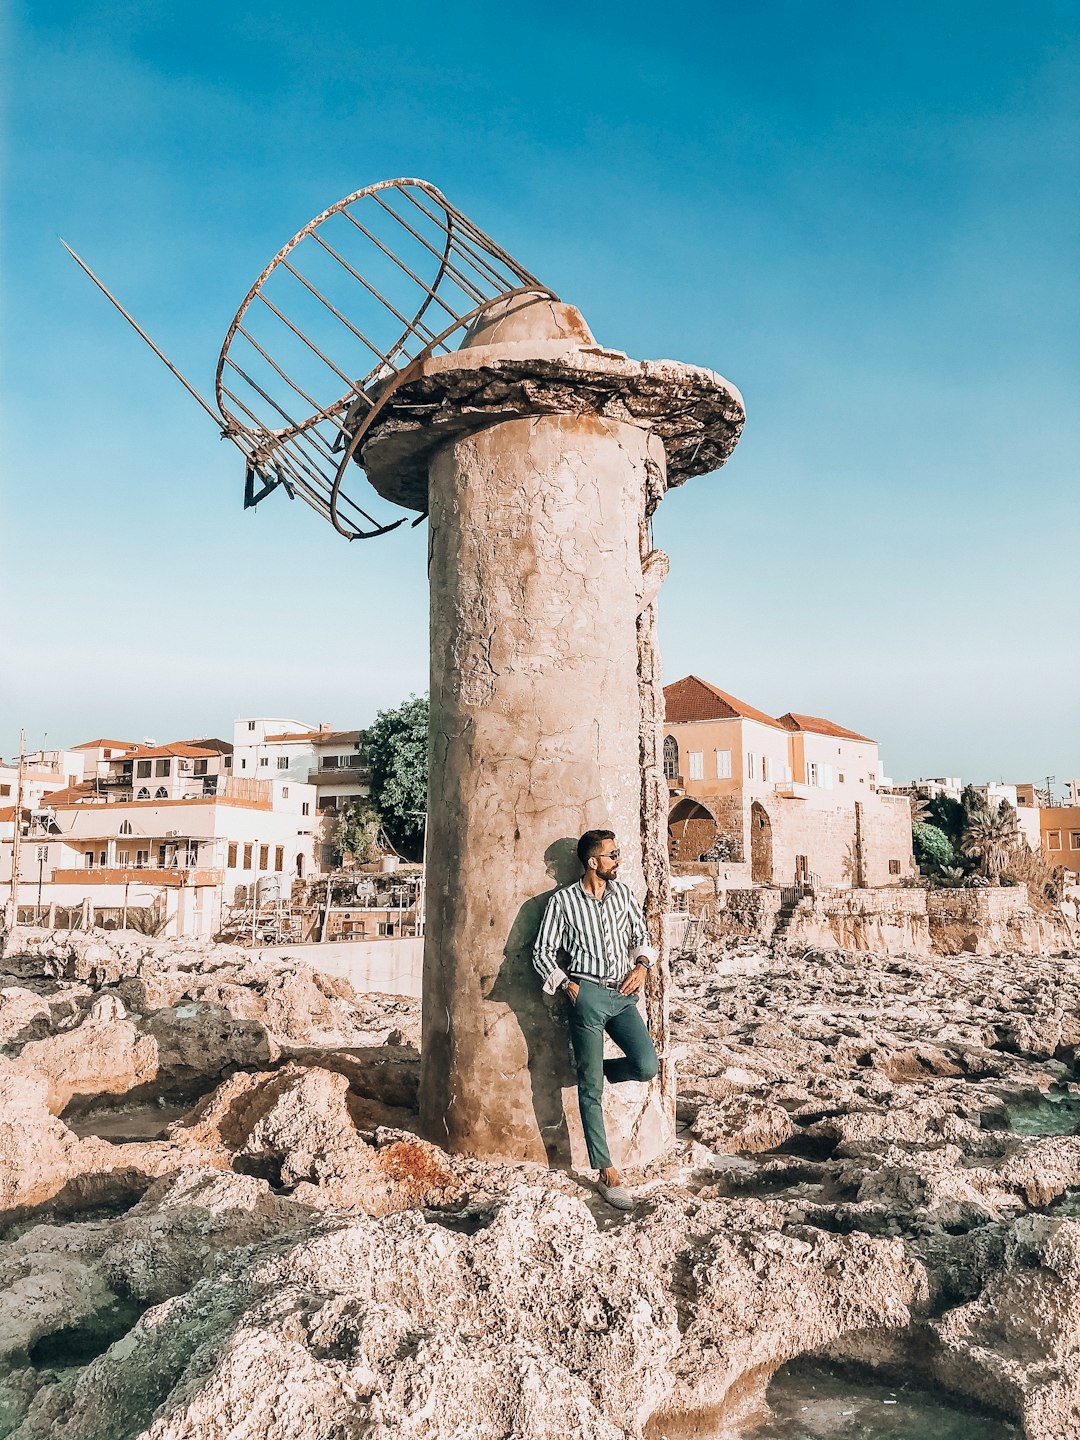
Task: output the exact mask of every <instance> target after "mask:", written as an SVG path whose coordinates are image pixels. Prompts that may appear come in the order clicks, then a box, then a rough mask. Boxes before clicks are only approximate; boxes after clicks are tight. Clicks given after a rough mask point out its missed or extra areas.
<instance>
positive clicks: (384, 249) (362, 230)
mask: <svg viewBox="0 0 1080 1440" xmlns="http://www.w3.org/2000/svg"><path fill="white" fill-rule="evenodd" d="M372 198H373V199H375V200H378V196H373V197H372ZM380 204H381V201H380ZM382 208H383V209H384V210H387V209H388V207H387V206H386V205H383V207H382ZM341 213H342V214H343V215H344V216H345V218H346V220H348V221H349V222H350V223H351V224H353V225H355V226H356V228H357V230H359V231H360V233H361V235H366V236H367V238H368V239H369V240H370V241H371V243H372V244H373V245H375V246H376V247H377V248H378V249H380V250H381V251H382V252H383V254H384V255H386V256H388V257H389V258H390V259H391V260H393V262H394V264H395V265H396V266H397V267H398V269H399V270H404V271H405V274H406V275H408V277H409V279H410V280H415V282H416V283H417V285H419V286H420V289H421V290H422V291H423V292H424V294H425V295H431V296H432V297H433V298H434V300H435V301H436V303H437V304H439V305H441V306H442V308H443V309H444V310H445V311H446V313H447V314H448V315H453V316H454V317H455V319H456V318H457V311H456V310H455V309H454V308H453V307H452V306H450V305H448V304H447V303H446V301H445V300H444V299H443V298H442V296H441V295H436V294H435V292H434V291H433V290H432V288H431V286H430V285H429V284H428V283H427V281H426V280H421V279H420V276H419V275H416V274H414V273H413V271H412V270H410V269H409V267H408V265H406V264H405V261H404V260H402V259H401V257H400V256H399V255H395V254H394V252H393V251H392V250H389V249H387V247H386V246H385V245H384V244H383V243H382V241H381V240H380V239H378V237H377V236H375V235H373V234H372V233H371V231H370V230H369V229H368V228H367V227H366V226H365V225H361V224H360V221H359V220H357V218H356V216H355V215H350V214H349V212H348V211H347V210H343V211H342V212H341ZM389 213H390V214H391V215H393V217H394V219H395V220H397V221H398V223H399V224H401V225H405V221H404V220H402V218H401V216H400V215H398V214H396V213H395V212H394V211H393V210H390V211H389ZM408 228H409V227H408V225H405V229H406V230H407V229H408ZM414 233H415V232H414ZM417 238H418V239H420V241H421V243H422V244H423V245H426V246H427V248H428V249H429V250H430V251H431V253H432V254H433V255H434V256H435V257H436V259H439V260H441V259H442V256H441V255H440V254H439V252H438V251H437V250H436V249H434V248H433V247H432V246H431V245H428V243H427V241H426V240H424V239H423V237H422V236H418V237H417ZM460 288H461V289H463V290H471V291H472V292H473V295H474V296H475V298H476V299H478V300H482V299H484V296H483V294H482V293H481V292H480V291H479V290H477V289H476V287H475V286H474V285H471V284H469V283H468V282H466V284H464V285H462V286H461V287H460Z"/></svg>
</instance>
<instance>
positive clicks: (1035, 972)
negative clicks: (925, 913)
mask: <svg viewBox="0 0 1080 1440" xmlns="http://www.w3.org/2000/svg"><path fill="white" fill-rule="evenodd" d="M0 971H3V972H4V973H3V974H2V976H0V1047H2V1048H0V1212H2V1218H0V1226H2V1227H3V1229H2V1233H0V1437H5V1440H6V1437H14V1440H44V1437H46V1436H48V1437H50V1440H53V1437H56V1440H105V1437H107V1440H127V1437H131V1440H135V1437H145V1440H181V1437H183V1440H195V1437H198V1440H226V1437H228V1440H246V1437H251V1440H255V1437H259V1440H262V1437H271V1440H309V1437H310V1440H324V1437H325V1440H347V1437H348V1440H352V1437H378V1440H383V1437H387V1440H388V1437H390V1436H400V1435H410V1436H416V1437H424V1440H427V1437H431V1440H444V1437H445V1440H449V1437H451V1436H469V1437H473V1436H476V1437H480V1436H490V1437H493V1440H494V1437H500V1436H506V1437H510V1436H514V1437H518V1436H520V1437H529V1440H542V1437H545V1440H546V1437H548V1436H552V1437H554V1436H556V1435H558V1436H581V1437H589V1440H593V1437H596V1440H625V1437H641V1436H646V1437H649V1440H659V1437H660V1436H662V1435H670V1436H671V1437H672V1440H674V1437H675V1436H676V1435H684V1434H685V1435H691V1434H697V1435H702V1436H704V1435H715V1436H721V1435H724V1436H742V1435H746V1436H750V1435H752V1434H753V1433H754V1427H755V1426H756V1425H758V1424H759V1423H760V1422H762V1421H763V1420H765V1419H766V1417H767V1413H768V1412H767V1408H766V1402H765V1395H766V1390H767V1387H768V1385H769V1381H770V1379H771V1377H772V1376H773V1374H774V1372H776V1371H777V1369H778V1368H779V1367H780V1366H782V1365H784V1364H785V1363H786V1362H788V1361H790V1360H792V1359H793V1358H795V1357H799V1356H815V1357H819V1358H821V1359H822V1360H823V1361H825V1362H828V1363H830V1364H833V1365H851V1364H855V1365H859V1366H862V1367H875V1369H876V1371H877V1373H879V1374H881V1375H884V1376H897V1375H916V1376H918V1377H921V1378H922V1379H923V1380H924V1381H926V1382H927V1383H928V1384H931V1385H933V1386H935V1387H937V1388H938V1389H939V1390H941V1391H943V1392H945V1393H947V1394H948V1395H951V1396H954V1397H956V1398H957V1399H958V1400H959V1401H960V1402H962V1403H964V1404H971V1405H974V1406H978V1407H983V1408H984V1409H985V1411H986V1412H987V1414H988V1415H999V1416H1001V1417H1004V1418H1005V1419H1006V1420H1008V1421H1011V1422H1012V1423H1013V1424H1014V1425H1015V1426H1016V1427H1017V1428H1016V1430H1015V1431H1014V1432H1012V1433H1016V1434H1018V1435H1021V1434H1022V1435H1024V1436H1026V1437H1028V1440H1065V1437H1070V1440H1071V1437H1073V1436H1075V1435H1076V1434H1077V1433H1078V1432H1080V1136H1078V1134H1077V1131H1078V1129H1080V1083H1078V1047H1080V961H1078V960H1077V959H1076V958H1075V957H1069V956H1060V957H1056V958H1054V957H1047V956H1030V955H1000V956H976V955H962V956H943V957H896V958H885V957H881V956H870V955H865V954H853V953H849V952H843V951H819V950H809V951H806V952H799V951H796V952H788V951H786V950H781V949H779V948H774V949H769V948H767V947H764V946H762V945H760V944H756V943H749V942H747V943H738V944H733V945H731V946H729V947H728V948H727V949H725V950H713V951H710V952H709V953H708V954H702V955H700V956H699V957H698V959H697V960H696V961H694V962H688V963H685V964H683V965H682V966H681V967H680V968H678V969H677V970H676V972H675V975H674V977H673V984H672V996H673V998H672V1031H673V1036H674V1039H675V1041H676V1042H677V1045H678V1047H679V1058H678V1061H677V1064H678V1075H679V1111H678V1114H679V1134H678V1138H677V1143H676V1144H675V1146H674V1147H673V1149H672V1151H671V1153H670V1154H669V1155H667V1156H665V1157H664V1159H663V1160H662V1161H660V1162H657V1163H656V1164H654V1165H653V1166H651V1167H649V1169H648V1170H645V1171H642V1172H638V1173H636V1174H634V1175H632V1176H631V1177H630V1178H631V1179H632V1180H633V1181H634V1182H635V1183H637V1184H638V1186H639V1187H640V1194H641V1199H640V1203H639V1205H638V1207H637V1209H636V1210H635V1212H634V1213H633V1214H632V1215H630V1216H628V1217H626V1218H623V1217H621V1216H619V1215H617V1214H615V1213H614V1212H611V1211H609V1210H608V1209H607V1208H606V1207H605V1206H604V1205H603V1204H602V1203H601V1202H599V1201H598V1200H597V1198H596V1196H595V1195H594V1194H593V1192H592V1190H591V1188H590V1187H589V1186H588V1184H586V1183H584V1182H583V1181H582V1180H581V1179H580V1178H579V1177H577V1176H575V1175H573V1174H570V1173H564V1172H552V1171H548V1170H546V1169H544V1168H542V1167H539V1166H530V1165H513V1166H511V1165H506V1166H501V1165H493V1164H481V1163H478V1162H474V1161H470V1160H467V1159H464V1158H462V1157H460V1156H454V1155H447V1154H445V1153H444V1152H442V1151H441V1150H439V1149H437V1148H436V1147H434V1146H432V1145H429V1144H428V1143H427V1142H425V1141H424V1140H422V1139H420V1138H419V1137H418V1136H417V1135H416V1133H415V1121H416V1110H415V1105H416V1083H417V1071H418V1060H419V1056H418V1050H417V1045H418V1043H419V1004H418V1002H414V1001H408V1000H402V999H398V998H395V997H388V996H363V997H358V996H356V995H354V994H353V993H352V991H351V990H350V988H349V986H348V985H347V984H345V983H344V982H341V981H338V980H330V979H327V978H325V977H322V976H319V975H317V974H315V973H314V972H309V971H299V972H297V971H295V970H294V969H292V968H290V966H289V965H287V964H286V963H285V962H284V961H282V960H278V959H275V958H274V957H273V955H272V953H265V954H259V955H255V956H248V955H244V954H242V953H239V952H236V951H234V950H232V949H231V948H229V947H215V948H211V949H207V948H206V947H199V946H196V945H184V944H182V943H172V944H165V943H163V942H152V941H147V940H144V939H142V938H141V937H137V938H135V939H127V940H124V941H117V940H116V938H115V937H106V936H76V937H67V936H64V937H62V938H56V939H50V940H49V941H47V942H45V943H43V944H38V945H35V946H33V947H31V946H29V945H28V944H26V943H24V942H20V940H19V937H18V936H17V935H16V936H15V937H12V938H11V939H10V940H9V943H8V947H7V953H6V958H5V959H4V961H3V963H2V964H0ZM695 1416H697V1417H703V1416H708V1417H709V1419H708V1421H707V1422H706V1421H704V1420H700V1421H693V1422H692V1420H691V1419H688V1417H695ZM990 1423H992V1422H991V1421H990V1420H988V1421H987V1424H988V1425H989V1424H990ZM688 1426H690V1427H691V1428H687V1427H688ZM680 1427H681V1428H680ZM972 1433H973V1434H975V1433H979V1432H978V1431H973V1432H972Z"/></svg>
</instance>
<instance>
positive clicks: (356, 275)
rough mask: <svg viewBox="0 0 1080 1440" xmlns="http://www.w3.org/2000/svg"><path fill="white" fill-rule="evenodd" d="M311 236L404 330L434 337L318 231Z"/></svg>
mask: <svg viewBox="0 0 1080 1440" xmlns="http://www.w3.org/2000/svg"><path fill="white" fill-rule="evenodd" d="M311 238H312V240H317V241H318V242H319V244H320V245H321V246H322V248H323V249H324V250H325V251H326V253H327V254H328V255H332V256H333V257H334V259H335V260H336V261H337V262H338V264H339V265H342V266H344V267H345V269H346V270H347V271H348V272H349V274H350V275H351V276H352V277H353V279H354V280H359V281H360V284H361V285H363V287H364V289H365V290H366V291H367V292H368V294H369V295H371V296H373V297H374V299H376V300H378V302H379V303H380V305H385V306H386V308H387V310H389V311H390V314H391V315H393V316H394V318H395V319H396V320H400V321H401V323H402V325H404V326H405V328H406V330H412V331H414V332H416V333H417V335H418V338H419V334H418V332H419V331H420V330H424V331H426V333H427V335H428V338H429V340H433V339H434V338H435V332H434V330H431V329H429V328H428V326H427V325H421V324H420V321H419V319H415V320H406V318H405V316H404V315H402V313H401V311H400V310H398V309H396V308H395V307H394V306H393V305H391V303H390V301H389V300H388V299H387V298H386V296H385V295H383V294H382V293H381V292H380V291H378V290H376V288H375V286H374V285H372V283H371V282H370V280H365V279H364V277H363V275H361V274H360V271H359V270H354V269H353V267H352V266H351V265H350V264H349V262H348V260H346V259H345V257H344V255H339V254H338V252H337V251H336V250H335V249H334V247H333V246H332V245H330V244H329V243H328V242H327V241H326V240H324V239H323V238H322V236H321V235H320V234H319V233H318V231H316V230H313V231H312V233H311ZM430 298H431V297H430V296H428V300H430ZM425 304H427V301H425ZM421 313H422V312H421Z"/></svg>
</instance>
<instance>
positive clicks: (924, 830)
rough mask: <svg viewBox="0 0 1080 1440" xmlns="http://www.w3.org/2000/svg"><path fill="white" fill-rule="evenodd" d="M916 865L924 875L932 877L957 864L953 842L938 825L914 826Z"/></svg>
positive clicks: (912, 835) (913, 841) (912, 837)
mask: <svg viewBox="0 0 1080 1440" xmlns="http://www.w3.org/2000/svg"><path fill="white" fill-rule="evenodd" d="M911 840H912V846H913V848H914V851H915V863H916V864H917V865H918V867H919V869H920V870H921V871H922V872H923V874H924V875H932V874H933V873H934V872H935V871H939V870H943V869H945V868H947V867H949V866H952V865H954V864H955V863H956V852H955V850H954V849H953V846H952V841H951V840H950V839H949V837H948V835H946V834H945V832H944V830H940V829H939V828H938V827H937V826H936V825H912V827H911Z"/></svg>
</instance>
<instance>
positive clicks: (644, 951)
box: [627, 895, 659, 966]
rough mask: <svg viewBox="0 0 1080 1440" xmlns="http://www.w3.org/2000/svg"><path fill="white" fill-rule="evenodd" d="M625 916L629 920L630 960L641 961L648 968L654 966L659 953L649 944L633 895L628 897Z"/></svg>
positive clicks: (642, 915)
mask: <svg viewBox="0 0 1080 1440" xmlns="http://www.w3.org/2000/svg"><path fill="white" fill-rule="evenodd" d="M627 914H628V916H629V920H630V937H629V938H630V959H631V960H635V961H636V960H641V961H643V962H644V963H645V964H646V965H650V966H651V965H655V963H656V959H657V956H658V954H659V951H658V950H657V949H656V948H655V946H653V945H650V944H649V932H648V930H647V928H646V926H645V916H644V914H643V913H642V909H641V906H640V905H639V904H638V902H637V899H636V898H635V896H634V895H631V896H630V903H629V906H628V910H627Z"/></svg>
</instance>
